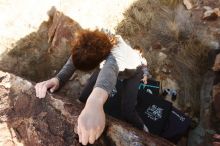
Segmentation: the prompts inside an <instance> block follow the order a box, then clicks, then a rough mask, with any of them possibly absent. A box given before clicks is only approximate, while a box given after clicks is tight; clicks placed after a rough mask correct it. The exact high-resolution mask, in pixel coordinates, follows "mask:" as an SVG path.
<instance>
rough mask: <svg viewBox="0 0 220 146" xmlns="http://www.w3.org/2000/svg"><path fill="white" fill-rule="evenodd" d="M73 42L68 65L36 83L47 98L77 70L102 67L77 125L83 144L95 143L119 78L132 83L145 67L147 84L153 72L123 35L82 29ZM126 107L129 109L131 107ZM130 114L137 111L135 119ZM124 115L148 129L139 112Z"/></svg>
mask: <svg viewBox="0 0 220 146" xmlns="http://www.w3.org/2000/svg"><path fill="white" fill-rule="evenodd" d="M71 44H72V53H71V56H70V58H69V59H68V61H67V62H66V64H65V65H64V66H63V68H62V69H61V71H60V72H59V73H58V74H57V75H56V76H55V77H53V78H51V79H49V80H46V81H43V82H40V83H37V84H36V86H35V89H36V96H37V97H39V98H44V97H45V96H46V92H47V90H48V89H49V90H50V92H54V91H55V90H57V89H58V88H60V87H62V86H63V85H64V83H65V82H67V81H68V79H69V78H70V77H71V75H72V74H73V73H74V71H75V70H76V69H78V70H81V71H90V70H92V69H94V68H96V67H97V66H100V72H99V74H98V78H97V80H96V83H95V85H94V88H93V90H92V92H91V94H90V95H89V96H88V99H87V101H86V104H85V107H84V109H83V110H82V112H81V113H80V115H79V117H78V126H77V133H78V135H79V142H80V143H82V144H83V145H86V144H87V143H90V144H93V143H94V141H95V140H97V139H98V138H99V136H100V135H101V134H102V132H103V130H104V127H105V114H104V110H103V105H104V103H105V102H106V100H107V98H108V96H109V95H110V93H111V92H112V90H113V89H114V87H115V84H116V81H117V78H118V79H121V80H122V79H127V80H128V86H129V79H130V78H132V76H134V75H135V74H136V73H137V70H138V69H140V68H143V71H144V73H143V75H144V77H143V81H144V82H145V83H147V75H148V74H149V73H148V70H147V68H146V60H145V59H144V58H143V57H142V56H141V53H140V52H139V51H138V50H135V49H133V48H131V47H130V46H129V45H128V44H126V43H125V41H124V40H123V39H122V37H121V36H118V35H107V34H106V33H104V32H102V31H99V30H95V31H90V30H80V31H78V32H77V33H76V39H75V40H72V43H71ZM126 94H128V95H129V94H130V92H129V91H128V92H127V93H126ZM135 94H137V91H135V92H133V91H132V93H131V95H132V97H130V96H129V97H128V98H129V100H130V98H136V96H137V95H136V96H135ZM133 106H135V103H133ZM133 108H134V107H133ZM124 110H125V111H129V110H128V108H127V107H125V109H124ZM128 114H133V115H132V117H133V118H132V119H130V117H131V115H129V116H128ZM124 116H125V119H126V118H127V120H128V121H130V122H131V123H134V124H136V123H138V124H136V125H140V126H139V128H142V129H143V128H144V125H143V122H142V121H141V120H140V118H139V117H138V115H137V114H136V113H135V112H133V113H129V112H128V113H127V114H125V115H124ZM137 121H138V122H137ZM137 127H138V126H137Z"/></svg>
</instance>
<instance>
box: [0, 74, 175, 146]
mask: <svg viewBox="0 0 220 146" xmlns="http://www.w3.org/2000/svg"><path fill="white" fill-rule="evenodd" d="M0 79H1V82H0V90H1V92H0V94H1V98H0V102H1V109H0V120H1V125H2V124H7V127H8V129H12V130H13V131H14V133H13V134H12V135H14V139H15V138H16V140H14V139H13V137H11V138H8V139H3V140H5V141H4V142H5V143H11V144H14V145H16V144H15V143H16V142H20V143H23V145H25V146H50V145H51V146H52V145H53V146H65V145H66V146H71V145H72V146H77V145H80V144H79V143H78V139H77V135H76V134H75V133H74V126H75V125H76V120H77V117H78V115H79V113H80V111H81V109H82V107H83V105H81V104H80V103H78V102H76V101H75V100H74V101H73V100H72V101H71V102H70V101H68V99H67V98H63V97H60V96H57V95H51V94H49V93H48V95H47V97H46V98H44V99H38V98H36V97H35V90H34V88H33V84H32V83H31V82H29V81H27V80H24V79H22V78H20V77H17V76H14V75H12V74H8V73H5V72H2V71H0ZM0 130H1V131H0V133H3V132H4V129H2V128H0ZM0 138H1V135H0ZM3 138H4V137H3ZM95 145H99V146H101V145H103V146H105V145H116V146H129V145H130V146H134V145H138V146H142V145H143V146H144V145H146V146H153V145H160V146H169V145H170V146H171V145H172V144H171V143H169V142H168V141H166V140H164V139H162V138H158V137H156V136H153V135H150V134H146V133H144V132H142V131H139V130H136V129H134V128H132V127H130V126H129V125H128V124H126V123H123V122H120V121H118V120H115V119H113V118H108V120H107V128H106V131H105V132H104V134H103V135H102V137H101V138H100V139H99V140H98V141H97V142H96V144H95Z"/></svg>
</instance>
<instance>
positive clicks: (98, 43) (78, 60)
mask: <svg viewBox="0 0 220 146" xmlns="http://www.w3.org/2000/svg"><path fill="white" fill-rule="evenodd" d="M112 48H113V44H112V43H111V40H110V39H109V37H108V35H106V34H105V33H103V32H101V31H99V30H95V31H90V30H80V31H79V32H77V35H76V39H75V40H74V41H72V60H73V64H74V66H75V67H76V68H77V69H79V70H82V71H89V70H92V69H94V68H95V67H97V66H98V65H99V64H100V63H101V62H102V61H103V60H104V59H106V57H107V56H108V55H109V54H110V52H111V49H112Z"/></svg>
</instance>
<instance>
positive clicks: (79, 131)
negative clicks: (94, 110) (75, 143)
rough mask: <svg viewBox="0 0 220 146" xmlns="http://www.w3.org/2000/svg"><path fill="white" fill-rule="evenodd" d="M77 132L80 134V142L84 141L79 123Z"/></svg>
mask: <svg viewBox="0 0 220 146" xmlns="http://www.w3.org/2000/svg"><path fill="white" fill-rule="evenodd" d="M77 134H78V136H79V142H80V143H82V132H81V130H80V127H79V125H78V126H77Z"/></svg>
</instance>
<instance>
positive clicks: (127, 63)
mask: <svg viewBox="0 0 220 146" xmlns="http://www.w3.org/2000/svg"><path fill="white" fill-rule="evenodd" d="M143 63H145V64H146V60H145V59H144V58H142V57H140V53H139V52H138V51H136V50H134V49H133V48H131V47H130V46H129V45H127V44H126V43H125V41H124V40H123V39H122V37H121V36H118V44H117V45H116V46H115V47H114V48H113V49H112V51H111V53H110V54H109V56H108V57H107V58H106V60H105V63H104V65H103V64H102V63H101V65H100V67H101V71H100V73H99V75H98V78H97V81H96V84H95V87H100V88H102V89H104V90H105V91H106V92H107V93H108V94H110V93H111V91H112V90H113V88H114V87H115V85H116V81H117V78H118V77H119V79H125V78H129V77H131V76H132V75H134V73H135V72H136V68H137V67H138V66H142V65H143ZM102 65H103V66H102ZM75 70H76V68H75V66H74V64H73V61H72V56H71V57H70V58H69V59H68V61H67V62H66V64H65V65H64V66H63V68H62V69H61V71H60V72H59V73H58V74H57V78H58V79H59V81H60V84H61V85H62V84H64V83H65V82H66V81H67V80H68V79H69V78H70V77H71V75H72V74H73V73H74V71H75ZM143 72H144V74H148V70H147V69H146V68H143Z"/></svg>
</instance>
